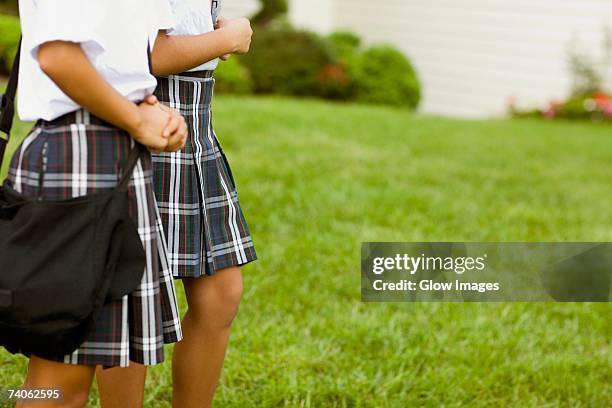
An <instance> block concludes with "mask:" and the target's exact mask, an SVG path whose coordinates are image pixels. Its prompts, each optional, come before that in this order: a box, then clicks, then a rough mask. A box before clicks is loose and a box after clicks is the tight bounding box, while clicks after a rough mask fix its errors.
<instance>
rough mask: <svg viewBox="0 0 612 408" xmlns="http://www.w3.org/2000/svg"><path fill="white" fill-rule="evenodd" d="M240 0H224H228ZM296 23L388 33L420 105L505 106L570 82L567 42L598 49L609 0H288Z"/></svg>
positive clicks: (526, 102)
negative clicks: (419, 87)
mask: <svg viewBox="0 0 612 408" xmlns="http://www.w3.org/2000/svg"><path fill="white" fill-rule="evenodd" d="M232 1H233V2H234V3H244V0H226V4H227V5H228V6H226V8H227V7H229V4H231V3H232ZM290 4H291V8H292V12H291V13H290V17H291V19H292V20H293V21H294V23H296V24H298V25H300V26H305V27H309V28H312V29H315V30H317V31H320V32H329V31H331V30H332V29H334V30H335V29H349V30H351V31H354V32H356V33H358V34H360V35H361V36H362V37H363V38H364V40H365V41H366V43H367V44H372V43H381V42H386V43H391V44H394V45H395V46H397V47H399V48H400V49H401V50H402V51H403V52H405V53H406V55H408V56H409V57H410V58H411V59H412V61H413V63H414V65H415V66H416V69H417V71H418V72H419V75H420V77H421V80H422V83H423V101H422V105H421V111H422V112H426V113H433V114H441V115H449V116H461V117H483V116H495V115H503V114H504V113H505V112H506V111H507V103H508V100H509V99H510V98H513V99H515V100H516V101H517V102H518V104H519V105H521V106H541V105H542V104H545V103H546V102H547V101H549V100H552V99H561V98H563V97H565V96H566V94H567V92H568V91H569V89H570V86H571V75H570V73H569V70H568V64H567V57H568V52H569V50H570V45H571V44H572V43H573V42H576V41H578V42H579V44H580V47H579V49H580V50H581V51H584V52H586V53H589V54H595V55H596V54H601V50H602V48H601V43H602V40H603V31H604V27H605V25H606V24H610V27H611V28H612V0H380V1H372V0H290Z"/></svg>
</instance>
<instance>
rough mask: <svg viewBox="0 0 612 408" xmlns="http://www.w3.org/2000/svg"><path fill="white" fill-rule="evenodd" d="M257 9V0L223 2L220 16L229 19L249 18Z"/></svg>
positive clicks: (227, 0) (229, 0) (228, 0)
mask: <svg viewBox="0 0 612 408" xmlns="http://www.w3.org/2000/svg"><path fill="white" fill-rule="evenodd" d="M258 9H259V2H258V1H257V0H223V9H222V12H221V14H223V15H224V16H227V17H230V18H234V17H249V16H252V15H253V14H255V12H256V11H257V10H258Z"/></svg>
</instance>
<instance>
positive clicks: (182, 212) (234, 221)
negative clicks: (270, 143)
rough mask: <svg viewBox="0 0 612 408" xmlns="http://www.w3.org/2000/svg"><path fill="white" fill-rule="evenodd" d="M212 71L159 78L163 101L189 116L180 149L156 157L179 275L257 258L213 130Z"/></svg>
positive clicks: (197, 274)
mask: <svg viewBox="0 0 612 408" xmlns="http://www.w3.org/2000/svg"><path fill="white" fill-rule="evenodd" d="M212 74H213V71H200V72H188V73H184V74H181V75H172V76H169V77H167V78H158V86H157V90H156V91H155V95H156V96H157V98H158V99H159V100H160V101H161V102H162V103H164V104H166V105H168V106H170V107H172V108H175V109H177V110H178V111H180V112H181V114H182V115H183V116H184V117H185V119H186V121H187V127H188V129H189V137H188V141H187V143H186V145H185V148H184V149H183V150H182V151H180V152H175V153H162V154H159V155H153V177H154V180H155V190H156V191H155V193H156V197H157V204H158V206H159V210H160V213H161V218H162V223H163V225H164V231H165V232H166V237H167V242H168V251H169V256H170V266H171V268H172V271H173V273H174V275H175V276H176V277H179V278H196V277H200V276H204V275H213V274H214V273H215V272H216V271H218V270H221V269H223V268H228V267H231V266H240V265H244V264H247V263H249V262H251V261H254V260H255V259H257V255H256V253H255V248H254V246H253V240H252V239H251V234H250V233H249V228H248V226H247V223H246V220H245V218H244V215H243V213H242V209H241V208H240V203H239V201H238V194H237V192H236V184H235V181H234V178H233V176H232V172H231V169H230V167H229V163H228V161H227V158H226V157H225V154H224V153H223V150H222V149H221V146H220V145H219V141H218V140H217V136H216V135H215V132H214V131H213V127H212V118H211V116H212V115H211V101H212V97H213V88H214V83H215V80H214V78H213V75H212Z"/></svg>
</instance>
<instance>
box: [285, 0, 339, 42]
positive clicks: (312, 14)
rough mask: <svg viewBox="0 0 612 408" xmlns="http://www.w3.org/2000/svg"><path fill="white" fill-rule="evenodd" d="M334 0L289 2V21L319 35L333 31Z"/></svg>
mask: <svg viewBox="0 0 612 408" xmlns="http://www.w3.org/2000/svg"><path fill="white" fill-rule="evenodd" d="M333 1H334V0H289V20H291V22H292V23H293V24H294V25H295V26H296V27H299V28H306V29H309V30H313V31H316V32H318V33H321V34H328V33H330V32H331V31H333V28H334V27H333V4H332V3H333Z"/></svg>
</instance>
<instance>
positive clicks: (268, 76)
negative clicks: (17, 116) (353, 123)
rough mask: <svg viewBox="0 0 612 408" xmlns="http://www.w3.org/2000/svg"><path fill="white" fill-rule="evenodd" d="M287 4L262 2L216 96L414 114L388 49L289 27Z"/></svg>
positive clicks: (5, 13)
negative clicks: (361, 105)
mask: <svg viewBox="0 0 612 408" xmlns="http://www.w3.org/2000/svg"><path fill="white" fill-rule="evenodd" d="M287 9H288V7H287V2H286V0H261V8H260V10H259V11H258V12H257V13H256V14H255V15H254V16H253V17H252V21H253V25H254V26H255V35H254V37H253V44H252V48H251V52H250V53H249V54H247V55H245V56H241V57H237V58H231V59H230V60H229V61H228V62H224V63H223V64H221V66H220V68H219V69H218V71H217V85H218V87H217V91H218V92H220V93H233V94H250V93H256V94H280V95H291V96H302V97H319V98H325V99H334V100H345V101H360V102H366V103H374V104H384V105H395V106H402V107H406V108H409V109H415V108H416V107H417V106H418V104H419V101H420V97H421V91H420V89H421V87H420V83H419V80H418V78H417V74H416V72H415V70H414V68H413V66H412V64H411V63H410V61H408V59H407V58H406V57H405V56H404V55H403V54H402V53H401V52H399V51H398V50H396V49H394V48H392V47H391V46H387V45H382V46H374V47H370V48H364V47H362V45H361V40H360V39H359V37H357V36H356V35H354V34H352V33H345V32H340V33H334V34H332V35H330V36H320V35H318V34H315V33H313V32H309V31H304V30H299V29H296V28H294V27H292V26H291V24H290V23H289V22H288V20H287V18H286V13H287ZM0 13H2V14H0V75H1V74H4V75H6V74H7V73H8V72H9V69H10V65H11V62H12V60H13V58H14V56H15V52H16V51H17V44H18V42H19V36H20V30H19V19H18V17H17V2H16V1H15V0H0Z"/></svg>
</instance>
